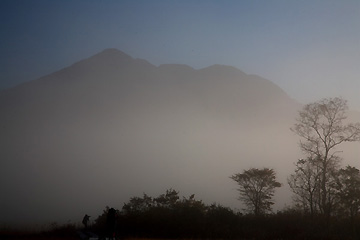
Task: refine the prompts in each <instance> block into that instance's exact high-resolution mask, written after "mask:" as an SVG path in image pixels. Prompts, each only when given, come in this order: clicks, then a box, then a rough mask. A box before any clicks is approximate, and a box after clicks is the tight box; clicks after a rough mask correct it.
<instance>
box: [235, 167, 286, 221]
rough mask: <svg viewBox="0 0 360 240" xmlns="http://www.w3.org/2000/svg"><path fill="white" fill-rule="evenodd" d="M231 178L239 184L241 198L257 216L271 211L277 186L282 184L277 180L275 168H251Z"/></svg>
mask: <svg viewBox="0 0 360 240" xmlns="http://www.w3.org/2000/svg"><path fill="white" fill-rule="evenodd" d="M230 178H231V179H232V180H234V181H235V182H237V184H238V185H239V189H238V190H239V192H240V197H239V200H240V201H243V202H244V203H245V205H246V206H247V207H248V209H249V210H250V211H252V212H253V213H254V214H255V215H257V216H258V215H261V214H264V213H266V212H268V211H271V205H273V204H274V202H273V201H272V197H273V196H274V192H275V188H277V187H280V186H281V184H280V183H279V182H277V181H276V177H275V172H274V170H273V169H269V168H264V169H257V168H250V169H249V170H244V171H243V173H237V174H234V175H232V176H231V177H230Z"/></svg>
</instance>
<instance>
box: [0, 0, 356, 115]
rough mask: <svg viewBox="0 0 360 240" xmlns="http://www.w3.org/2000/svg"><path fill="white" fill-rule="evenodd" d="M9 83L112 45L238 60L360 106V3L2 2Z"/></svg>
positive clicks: (307, 92) (2, 66) (312, 94)
mask: <svg viewBox="0 0 360 240" xmlns="http://www.w3.org/2000/svg"><path fill="white" fill-rule="evenodd" d="M0 27H1V38H0V89H6V88H9V87H12V86H15V85H17V84H19V83H22V82H24V81H29V80H33V79H36V78H38V77H40V76H43V75H46V74H49V73H52V72H54V71H56V70H59V69H61V68H64V67H66V66H69V65H71V64H72V63H74V62H76V61H78V60H81V59H84V58H87V57H89V56H91V55H94V54H95V53H97V52H99V51H102V50H103V49H106V48H118V49H119V50H122V51H124V52H125V53H127V54H129V55H131V56H133V57H136V58H142V59H146V60H148V61H149V62H151V63H152V64H155V65H159V64H163V63H182V64H187V65H190V66H192V67H194V68H203V67H207V66H209V65H212V64H216V63H217V64H225V65H232V66H235V67H237V68H239V69H241V70H243V71H245V72H246V73H249V74H257V75H260V76H262V77H265V78H267V79H269V80H271V81H273V82H274V83H276V84H277V85H279V86H280V87H281V88H283V89H284V90H285V91H286V92H287V93H288V94H289V95H290V96H291V97H293V98H295V99H296V100H298V101H300V102H302V103H307V102H310V101H314V100H318V99H320V98H323V97H331V96H342V97H344V98H345V99H347V100H349V105H350V107H351V108H353V109H356V110H360V94H359V93H360V91H359V90H360V1H358V0H337V1H334V0H308V1H295V0H294V1H288V0H282V1H281V0H272V1H268V0H243V1H237V0H236V1H230V0H228V1H210V0H206V1H200V0H198V1H194V0H191V1H185V0H181V1H175V0H173V1H171V0H168V1H156V0H153V1H134V0H130V1H110V0H109V1H91V0H87V1H80V0H78V1H70V0H64V1H48V0H45V1H39V0H32V1H27V0H23V1H20V0H2V1H1V2H0Z"/></svg>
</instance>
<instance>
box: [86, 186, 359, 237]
mask: <svg viewBox="0 0 360 240" xmlns="http://www.w3.org/2000/svg"><path fill="white" fill-rule="evenodd" d="M108 210H109V208H106V209H105V210H104V212H103V214H101V215H100V216H99V217H98V218H97V219H96V220H95V224H94V225H93V226H92V228H93V229H92V230H93V231H94V232H96V233H97V234H99V235H100V236H101V235H105V234H106V233H105V231H106V221H107V213H108ZM355 223H356V227H355V228H354V226H355V225H352V224H349V219H348V218H342V217H339V216H337V217H332V218H330V219H324V217H323V216H322V215H316V216H314V215H313V216H310V215H308V214H304V213H303V212H301V211H298V210H296V209H287V210H284V211H279V212H277V213H271V214H266V215H260V216H256V215H254V214H245V215H244V214H241V213H239V212H235V211H234V210H232V209H230V208H227V207H224V206H221V205H219V204H211V205H207V204H205V203H204V202H203V201H201V200H197V199H196V198H195V196H194V195H191V196H190V197H187V198H186V197H182V198H180V196H179V192H177V191H175V190H173V189H170V190H167V191H166V193H164V194H161V195H160V196H158V197H151V196H148V195H147V194H144V195H143V196H142V197H132V198H131V199H130V200H129V202H127V203H125V204H124V205H123V207H122V209H120V210H117V221H116V228H115V231H116V236H119V237H122V238H127V237H138V238H167V239H171V238H172V239H175V238H177V239H178V238H183V239H184V238H189V239H358V236H360V235H359V230H358V229H360V219H358V218H357V219H356V221H355Z"/></svg>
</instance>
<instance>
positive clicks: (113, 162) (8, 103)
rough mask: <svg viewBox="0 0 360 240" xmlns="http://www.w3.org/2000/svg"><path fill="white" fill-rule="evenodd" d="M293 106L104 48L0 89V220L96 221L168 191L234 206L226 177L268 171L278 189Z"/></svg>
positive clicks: (247, 82)
mask: <svg viewBox="0 0 360 240" xmlns="http://www.w3.org/2000/svg"><path fill="white" fill-rule="evenodd" d="M299 107H300V104H298V103H297V102H296V101H294V100H293V99H292V98H290V97H289V96H288V95H287V94H286V93H285V92H284V91H283V90H282V89H280V88H279V87H278V86H277V85H275V84H274V83H272V82H270V81H269V80H266V79H264V78H261V77H259V76H256V75H248V74H246V73H244V72H242V71H240V70H238V69H236V68H234V67H230V66H223V65H213V66H210V67H207V68H204V69H199V70H196V69H193V68H191V67H189V66H186V65H179V64H166V65H161V66H154V65H152V64H151V63H149V62H147V61H145V60H142V59H134V58H132V57H131V56H129V55H127V54H125V53H123V52H121V51H119V50H116V49H107V50H104V51H103V52H101V53H98V54H96V55H94V56H92V57H90V58H88V59H85V60H82V61H79V62H77V63H75V64H73V65H71V66H69V67H67V68H64V69H62V70H60V71H58V72H55V73H53V74H50V75H47V76H44V77H42V78H40V79H37V80H34V81H30V82H27V83H24V84H22V85H19V86H17V87H14V88H12V89H8V90H4V91H1V92H0V128H1V134H0V158H1V177H0V178H1V179H0V180H1V181H0V182H1V183H0V186H1V189H2V200H1V206H0V208H1V209H0V210H1V213H2V214H1V216H0V224H1V223H6V224H13V223H30V222H38V223H44V222H51V221H60V222H61V221H67V220H69V219H71V220H72V221H80V220H81V218H82V216H83V215H84V214H85V213H87V214H89V215H91V216H93V219H94V218H95V216H97V215H98V214H100V213H101V211H102V210H103V209H104V207H105V206H107V205H108V206H114V207H116V208H121V207H122V204H123V203H124V202H126V201H128V200H129V198H130V197H132V196H140V195H142V193H144V192H145V193H147V194H149V195H151V196H156V195H158V194H160V193H163V192H164V191H165V190H166V189H168V188H174V189H176V190H178V191H180V194H181V195H190V194H192V193H195V194H196V196H197V198H199V199H203V200H204V201H205V202H206V201H208V202H210V203H211V202H213V201H216V202H218V203H221V204H223V205H225V206H230V207H236V208H241V205H240V203H239V202H238V201H237V192H236V185H235V184H234V183H233V182H232V181H231V180H230V179H229V176H230V175H232V174H233V173H236V172H240V171H242V170H243V169H246V168H249V167H270V168H274V169H275V170H276V171H277V173H278V176H279V178H280V180H281V181H282V182H283V183H284V185H286V176H287V175H288V174H289V171H290V170H291V169H292V167H293V165H292V164H293V162H294V161H295V160H296V159H297V158H298V157H299V152H298V150H297V138H296V137H294V136H293V134H292V133H291V132H290V131H289V128H290V127H291V126H292V124H293V122H294V119H295V116H296V114H297V110H298V109H299ZM288 194H289V193H288V191H287V190H286V187H285V189H284V190H281V191H280V193H279V195H280V196H281V197H278V199H279V201H278V205H279V206H280V207H283V204H284V203H285V202H286V201H287V200H288V199H289V198H290V197H289V195H288Z"/></svg>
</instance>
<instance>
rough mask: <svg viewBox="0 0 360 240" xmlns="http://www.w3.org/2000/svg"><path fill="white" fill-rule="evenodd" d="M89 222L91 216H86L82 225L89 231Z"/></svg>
mask: <svg viewBox="0 0 360 240" xmlns="http://www.w3.org/2000/svg"><path fill="white" fill-rule="evenodd" d="M89 221H90V216H89V215H87V214H85V216H84V218H83V220H82V223H83V224H84V226H85V229H87V227H88V222H89Z"/></svg>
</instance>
